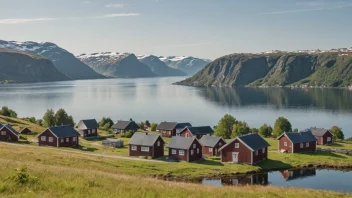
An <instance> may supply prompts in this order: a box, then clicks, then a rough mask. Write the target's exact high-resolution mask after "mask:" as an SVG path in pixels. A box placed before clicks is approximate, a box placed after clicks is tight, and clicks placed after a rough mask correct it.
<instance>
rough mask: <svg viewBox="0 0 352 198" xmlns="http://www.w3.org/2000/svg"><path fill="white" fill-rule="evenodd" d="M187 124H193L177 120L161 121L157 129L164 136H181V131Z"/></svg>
mask: <svg viewBox="0 0 352 198" xmlns="http://www.w3.org/2000/svg"><path fill="white" fill-rule="evenodd" d="M187 126H192V125H191V124H190V123H188V122H185V123H177V122H161V123H160V124H159V125H158V126H157V127H156V130H157V131H159V132H160V134H161V136H163V137H172V136H180V135H179V134H180V132H181V131H182V130H183V129H184V128H185V127H187Z"/></svg>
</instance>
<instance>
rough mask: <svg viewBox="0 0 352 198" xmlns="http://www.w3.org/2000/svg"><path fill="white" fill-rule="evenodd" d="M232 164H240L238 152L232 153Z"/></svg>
mask: <svg viewBox="0 0 352 198" xmlns="http://www.w3.org/2000/svg"><path fill="white" fill-rule="evenodd" d="M232 162H233V163H238V152H233V153H232Z"/></svg>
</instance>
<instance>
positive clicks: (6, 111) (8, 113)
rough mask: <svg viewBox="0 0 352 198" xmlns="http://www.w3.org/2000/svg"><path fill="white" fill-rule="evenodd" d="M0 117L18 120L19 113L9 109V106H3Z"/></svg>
mask: <svg viewBox="0 0 352 198" xmlns="http://www.w3.org/2000/svg"><path fill="white" fill-rule="evenodd" d="M0 115H3V116H6V117H13V118H17V113H16V112H15V111H14V110H12V109H9V108H8V107H7V106H3V107H2V108H1V110H0Z"/></svg>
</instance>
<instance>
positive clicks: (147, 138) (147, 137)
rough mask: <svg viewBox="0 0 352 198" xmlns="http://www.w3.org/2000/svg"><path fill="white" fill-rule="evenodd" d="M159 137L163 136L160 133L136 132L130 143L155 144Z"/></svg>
mask: <svg viewBox="0 0 352 198" xmlns="http://www.w3.org/2000/svg"><path fill="white" fill-rule="evenodd" d="M159 137H161V136H160V135H159V134H148V133H135V134H133V136H132V138H131V139H130V141H129V142H128V144H132V145H142V146H153V145H154V144H155V142H156V141H157V140H158V138H159ZM161 139H162V138H161ZM163 141H164V140H163Z"/></svg>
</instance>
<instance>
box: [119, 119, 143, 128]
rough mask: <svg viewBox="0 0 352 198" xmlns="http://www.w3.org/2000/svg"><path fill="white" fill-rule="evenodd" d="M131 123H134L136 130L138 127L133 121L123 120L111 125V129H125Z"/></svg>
mask: <svg viewBox="0 0 352 198" xmlns="http://www.w3.org/2000/svg"><path fill="white" fill-rule="evenodd" d="M131 123H134V124H135V125H136V128H137V127H138V128H139V126H138V125H137V124H136V123H135V122H134V121H123V120H118V121H117V122H116V123H115V124H114V125H112V128H113V129H126V128H127V127H128V126H129V125H130V124H131Z"/></svg>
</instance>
